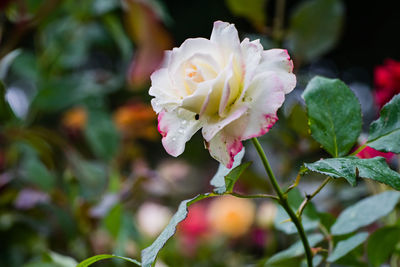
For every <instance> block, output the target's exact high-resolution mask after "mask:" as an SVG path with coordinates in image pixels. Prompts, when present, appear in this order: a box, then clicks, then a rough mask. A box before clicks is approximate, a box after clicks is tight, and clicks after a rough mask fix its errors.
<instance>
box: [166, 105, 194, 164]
mask: <svg viewBox="0 0 400 267" xmlns="http://www.w3.org/2000/svg"><path fill="white" fill-rule="evenodd" d="M200 128H201V125H200V121H198V120H196V119H195V114H194V113H193V112H190V111H187V110H185V109H179V110H174V111H172V112H166V111H161V112H160V114H159V115H158V131H159V132H160V134H161V135H162V137H163V138H162V144H163V146H164V148H165V150H166V151H167V153H168V154H170V155H172V156H174V157H177V156H179V155H180V154H182V152H183V151H184V150H185V144H186V142H187V141H188V140H190V138H191V137H192V136H193V135H194V134H195V133H196V132H197V131H198V130H199V129H200Z"/></svg>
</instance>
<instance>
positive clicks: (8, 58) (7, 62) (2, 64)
mask: <svg viewBox="0 0 400 267" xmlns="http://www.w3.org/2000/svg"><path fill="white" fill-rule="evenodd" d="M21 52H22V50H21V49H15V50H13V51H11V52H9V53H8V54H7V55H5V56H4V57H3V58H2V59H1V60H0V80H4V78H5V77H6V76H7V73H8V69H9V68H10V66H11V64H12V63H13V61H14V59H15V58H17V57H18V56H19V55H20V54H21Z"/></svg>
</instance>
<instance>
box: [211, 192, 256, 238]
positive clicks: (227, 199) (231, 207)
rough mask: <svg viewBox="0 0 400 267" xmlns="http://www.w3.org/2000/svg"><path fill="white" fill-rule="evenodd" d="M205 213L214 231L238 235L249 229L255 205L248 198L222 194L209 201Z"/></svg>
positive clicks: (227, 234) (232, 235)
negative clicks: (206, 212)
mask: <svg viewBox="0 0 400 267" xmlns="http://www.w3.org/2000/svg"><path fill="white" fill-rule="evenodd" d="M207 215H208V216H207V217H208V220H209V223H210V226H211V228H212V229H213V230H214V231H215V232H217V233H219V234H223V235H226V236H229V237H239V236H242V235H244V234H245V233H247V232H248V230H249V229H250V227H251V225H252V223H253V221H254V215H255V205H254V203H253V202H252V201H250V200H248V199H243V198H236V197H232V196H222V197H219V198H217V199H215V200H214V201H212V202H211V204H210V207H209V210H208V214H207Z"/></svg>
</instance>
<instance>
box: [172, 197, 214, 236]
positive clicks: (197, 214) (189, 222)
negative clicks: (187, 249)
mask: <svg viewBox="0 0 400 267" xmlns="http://www.w3.org/2000/svg"><path fill="white" fill-rule="evenodd" d="M208 230H209V225H208V222H207V208H206V205H205V204H203V203H196V204H194V205H193V206H191V207H190V208H189V213H188V216H187V217H186V219H185V220H184V221H182V222H181V223H180V224H179V232H180V233H181V234H182V236H183V237H184V238H186V239H191V240H193V241H194V240H195V239H197V238H199V237H201V236H203V235H204V234H205V233H207V231H208Z"/></svg>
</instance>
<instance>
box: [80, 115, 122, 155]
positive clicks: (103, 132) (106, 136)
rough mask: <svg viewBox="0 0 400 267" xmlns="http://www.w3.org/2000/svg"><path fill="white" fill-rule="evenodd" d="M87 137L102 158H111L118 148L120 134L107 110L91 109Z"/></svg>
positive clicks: (95, 151) (86, 130)
mask: <svg viewBox="0 0 400 267" xmlns="http://www.w3.org/2000/svg"><path fill="white" fill-rule="evenodd" d="M85 137H86V140H87V141H88V143H89V144H90V146H91V148H92V150H93V152H94V153H95V154H96V155H97V156H99V157H100V158H104V159H106V160H111V159H112V158H113V156H114V155H115V153H116V152H117V150H118V146H119V135H118V132H117V129H116V127H115V125H114V123H113V121H112V119H111V117H110V115H109V114H108V113H107V112H105V111H102V110H90V111H89V120H88V123H87V126H86V128H85Z"/></svg>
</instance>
